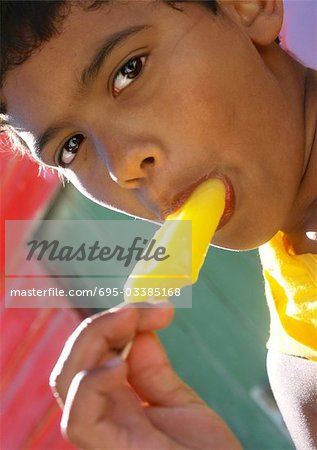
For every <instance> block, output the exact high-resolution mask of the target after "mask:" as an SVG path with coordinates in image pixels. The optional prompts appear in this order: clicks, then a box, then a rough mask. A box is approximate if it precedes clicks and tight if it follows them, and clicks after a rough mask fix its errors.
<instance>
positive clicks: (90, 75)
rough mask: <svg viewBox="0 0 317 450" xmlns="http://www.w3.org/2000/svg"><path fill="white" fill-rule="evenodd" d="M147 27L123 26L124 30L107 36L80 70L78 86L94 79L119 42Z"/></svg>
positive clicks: (148, 26) (83, 86) (82, 86)
mask: <svg viewBox="0 0 317 450" xmlns="http://www.w3.org/2000/svg"><path fill="white" fill-rule="evenodd" d="M148 28H150V25H139V26H133V27H129V28H125V29H124V30H121V31H119V32H118V33H115V34H112V35H111V36H109V37H108V38H107V39H106V41H105V42H104V43H103V44H102V46H101V48H99V49H98V50H97V52H96V53H95V55H94V56H93V58H92V60H91V61H90V63H89V64H88V66H87V67H86V68H85V69H84V70H83V71H82V74H81V77H80V87H81V88H86V87H87V86H88V85H89V84H90V83H92V82H93V81H94V80H95V79H96V77H97V76H98V73H99V71H100V69H101V67H102V66H103V65H104V63H105V62H106V60H107V59H108V58H109V56H110V55H111V53H112V52H113V50H114V49H115V48H116V47H118V45H119V44H121V43H122V42H124V41H125V40H126V39H128V38H129V37H131V36H133V35H135V34H137V33H139V32H140V31H143V30H144V29H148Z"/></svg>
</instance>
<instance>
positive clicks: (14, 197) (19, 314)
mask: <svg viewBox="0 0 317 450" xmlns="http://www.w3.org/2000/svg"><path fill="white" fill-rule="evenodd" d="M0 150H1V152H0V179H1V230H0V231H1V249H2V251H1V281H2V285H1V305H0V326H1V328H0V330H1V331H0V333H1V358H0V392H1V434H0V448H1V450H2V449H3V450H21V449H32V450H35V449H36V450H46V449H52V450H69V449H72V448H73V447H72V446H71V444H70V443H68V442H66V441H65V440H64V439H63V438H62V436H61V433H60V429H59V422H60V411H59V408H58V406H57V404H56V402H55V400H54V399H53V396H52V394H51V392H50V389H49V386H48V377H49V374H50V372H51V370H52V368H53V366H54V363H55V362H56V360H57V357H58V355H59V354H60V351H61V349H62V348H63V345H64V342H65V340H66V339H67V337H68V336H69V335H70V333H71V332H72V331H73V330H74V328H75V327H76V326H77V325H78V323H79V322H80V319H79V317H78V315H77V313H76V311H74V310H72V309H70V308H68V309H64V308H63V309H48V308H46V309H45V308H34V309H33V308H32V309H21V308H19V309H16V308H14V309H9V308H6V307H5V305H4V294H5V290H4V252H3V249H4V223H5V222H4V221H5V219H7V220H8V219H10V220H30V219H35V218H40V217H41V216H42V215H43V214H44V212H45V210H46V209H47V207H48V205H49V204H50V202H51V201H52V199H53V198H54V195H55V193H56V191H57V189H58V186H59V181H58V179H57V177H56V175H53V174H52V173H48V174H47V175H46V179H44V178H43V177H39V176H38V166H37V164H36V163H34V162H32V161H30V160H29V159H27V158H21V157H20V156H15V157H13V156H12V155H10V153H9V152H8V150H7V142H6V141H5V140H4V138H3V137H0ZM29 232H30V223H26V226H25V228H23V232H22V234H23V233H24V234H27V233H29ZM22 234H21V235H20V236H16V239H15V242H12V243H10V247H9V248H10V251H12V252H16V251H17V249H18V247H19V242H21V240H22V238H23V237H24V236H22ZM35 263H36V264H38V262H37V261H36V262H35ZM16 273H17V274H19V273H23V267H19V266H17V267H16ZM17 283H19V287H20V288H23V283H25V281H23V280H22V279H18V278H16V279H13V280H10V286H11V287H12V286H13V287H14V286H15V285H16V284H17ZM46 285H47V286H48V285H49V286H50V287H54V286H55V285H56V280H52V279H48V278H43V287H45V286H46Z"/></svg>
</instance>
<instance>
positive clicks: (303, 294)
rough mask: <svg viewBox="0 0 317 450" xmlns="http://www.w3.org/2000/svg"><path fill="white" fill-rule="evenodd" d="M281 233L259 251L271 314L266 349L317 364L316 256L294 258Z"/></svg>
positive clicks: (295, 256)
mask: <svg viewBox="0 0 317 450" xmlns="http://www.w3.org/2000/svg"><path fill="white" fill-rule="evenodd" d="M286 248H287V246H286V242H285V237H284V235H283V233H282V232H278V233H277V234H276V235H275V236H274V237H273V238H272V239H271V240H270V241H269V242H267V243H266V244H264V245H262V246H261V247H260V248H259V253H260V259H261V262H262V267H263V275H264V279H265V292H266V297H267V301H268V306H269V309H270V315H271V325H270V338H269V341H268V343H267V347H268V348H270V349H272V350H277V351H279V352H281V353H285V354H288V355H294V356H301V357H304V358H307V359H311V360H313V361H317V255H315V254H310V253H307V254H305V255H293V254H290V253H289V252H288V251H287V250H286Z"/></svg>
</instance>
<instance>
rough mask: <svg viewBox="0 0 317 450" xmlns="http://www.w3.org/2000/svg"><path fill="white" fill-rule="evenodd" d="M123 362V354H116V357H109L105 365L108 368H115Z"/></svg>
mask: <svg viewBox="0 0 317 450" xmlns="http://www.w3.org/2000/svg"><path fill="white" fill-rule="evenodd" d="M122 363H123V360H122V358H121V356H115V357H114V358H111V359H108V361H106V362H105V363H103V367H105V368H106V369H113V368H114V367H118V366H120V364H122Z"/></svg>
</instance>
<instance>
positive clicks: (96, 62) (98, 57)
mask: <svg viewBox="0 0 317 450" xmlns="http://www.w3.org/2000/svg"><path fill="white" fill-rule="evenodd" d="M150 27H151V25H139V26H133V27H129V28H125V29H123V30H121V31H119V32H117V33H114V34H112V35H111V36H108V37H107V39H106V40H105V41H104V42H103V44H102V45H101V47H100V48H99V49H98V50H97V51H96V53H95V54H94V56H93V57H92V59H91V61H90V62H89V64H88V65H87V66H86V67H85V68H84V69H83V71H82V72H81V76H80V79H79V90H83V89H86V88H87V87H88V86H89V85H90V84H91V83H93V82H94V81H95V79H96V78H97V76H98V74H99V72H100V70H101V68H102V67H103V65H104V64H105V62H106V60H107V59H108V58H109V57H110V55H111V53H112V52H113V51H114V49H115V48H117V47H118V46H119V44H122V43H123V42H124V41H125V40H127V39H128V38H129V37H131V36H133V35H135V34H137V33H139V32H141V31H143V30H145V29H148V28H150ZM65 126H66V124H60V125H56V126H52V127H49V128H47V129H46V130H45V131H44V133H42V134H41V135H40V136H39V137H38V138H37V139H35V153H36V156H38V157H40V155H41V153H42V151H43V148H44V147H45V145H46V144H48V142H50V141H52V140H53V139H54V138H55V137H56V136H57V135H58V133H59V132H60V131H62V130H63V129H64V128H65Z"/></svg>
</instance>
